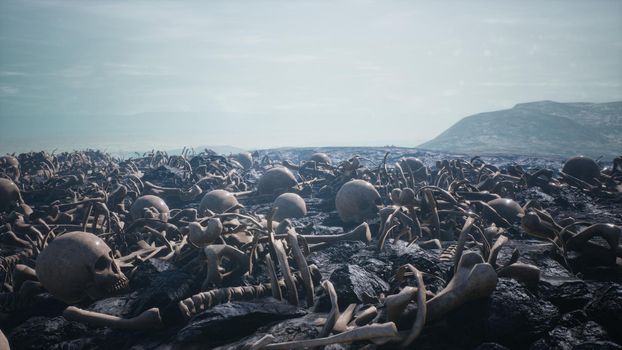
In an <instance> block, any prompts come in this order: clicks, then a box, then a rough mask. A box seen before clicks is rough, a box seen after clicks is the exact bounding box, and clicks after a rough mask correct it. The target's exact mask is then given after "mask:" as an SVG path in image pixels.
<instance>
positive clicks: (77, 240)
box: [35, 231, 128, 304]
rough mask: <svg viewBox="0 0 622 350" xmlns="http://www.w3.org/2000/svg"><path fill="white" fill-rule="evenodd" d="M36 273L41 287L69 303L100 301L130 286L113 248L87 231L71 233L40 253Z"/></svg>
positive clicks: (54, 241) (55, 240) (62, 236)
mask: <svg viewBox="0 0 622 350" xmlns="http://www.w3.org/2000/svg"><path fill="white" fill-rule="evenodd" d="M35 270H36V272H37V277H38V278H39V281H40V282H41V284H43V286H44V287H45V288H46V289H47V290H48V291H49V292H50V293H51V294H52V295H53V296H55V297H56V298H58V299H60V300H62V301H64V302H65V303H68V304H74V303H78V302H80V301H82V300H84V299H85V298H86V297H87V296H88V297H90V298H91V299H93V300H97V299H101V298H103V297H106V296H108V295H112V294H114V293H116V292H118V291H120V290H122V289H125V288H126V287H127V286H128V280H127V278H126V277H125V275H124V274H123V273H122V272H121V270H120V269H119V266H118V265H117V263H116V262H115V260H114V258H113V256H112V251H111V250H110V247H108V245H107V244H106V243H105V242H104V241H103V240H102V239H101V238H99V237H97V236H95V235H94V234H91V233H87V232H79V231H75V232H68V233H65V234H63V235H61V236H59V237H57V238H55V239H54V240H53V241H52V242H51V243H50V244H49V245H48V246H47V247H46V248H45V249H43V251H42V252H41V254H39V257H38V258H37V262H36V267H35Z"/></svg>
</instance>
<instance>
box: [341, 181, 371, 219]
mask: <svg viewBox="0 0 622 350" xmlns="http://www.w3.org/2000/svg"><path fill="white" fill-rule="evenodd" d="M379 201H380V194H379V193H378V191H377V190H376V188H375V187H374V186H373V185H372V184H370V183H369V182H367V181H364V180H351V181H349V182H346V183H345V184H344V185H343V186H341V188H340V189H339V191H337V195H336V197H335V206H336V207H337V213H338V214H339V217H340V218H341V220H342V221H343V222H351V223H355V224H359V223H361V222H363V221H364V220H366V219H370V218H372V217H374V216H375V215H376V214H377V212H378V208H377V207H376V203H377V202H379Z"/></svg>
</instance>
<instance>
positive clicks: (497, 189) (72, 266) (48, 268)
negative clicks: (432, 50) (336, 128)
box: [0, 149, 622, 349]
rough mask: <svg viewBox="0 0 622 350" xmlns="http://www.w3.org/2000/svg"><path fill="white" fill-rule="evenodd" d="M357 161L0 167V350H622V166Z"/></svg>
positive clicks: (185, 159)
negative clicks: (561, 337)
mask: <svg viewBox="0 0 622 350" xmlns="http://www.w3.org/2000/svg"><path fill="white" fill-rule="evenodd" d="M346 151H347V149H332V150H330V151H327V153H313V152H311V151H309V150H292V151H258V152H254V153H253V154H251V153H247V152H242V153H240V154H235V155H230V156H223V155H218V154H215V153H214V152H212V151H209V150H205V151H203V152H200V153H197V152H195V151H194V150H189V149H184V151H183V152H182V154H181V155H168V154H167V153H165V152H159V151H152V152H149V153H146V154H141V155H138V154H137V156H136V157H132V158H129V159H117V158H114V157H112V156H110V155H108V154H106V153H103V152H100V151H94V150H88V151H82V152H71V153H59V154H54V153H52V154H50V153H47V152H38V153H35V152H32V153H25V154H20V155H17V156H15V155H7V156H4V157H2V158H0V221H1V222H0V223H1V225H2V226H0V253H1V258H0V277H1V278H2V282H3V283H2V285H1V286H0V288H1V289H0V329H1V330H2V333H0V349H8V348H9V347H11V348H15V349H20V348H28V349H36V348H46V349H51V348H71V349H91V348H101V349H106V348H110V347H115V348H117V349H121V348H132V347H134V348H145V349H160V348H166V349H168V348H216V347H221V348H222V349H229V348H239V349H303V348H321V347H325V346H332V347H331V349H333V348H334V349H342V348H346V349H348V348H352V349H394V348H406V349H409V348H415V347H420V348H456V349H459V348H481V349H488V348H490V349H503V348H505V347H509V348H514V347H517V348H535V349H538V348H549V347H554V346H553V344H556V342H557V339H558V338H556V337H557V336H558V335H556V334H558V333H560V332H561V333H563V332H567V333H568V334H572V335H573V337H574V338H572V339H573V340H567V342H568V343H567V344H566V345H567V346H566V345H564V346H566V347H564V346H561V345H560V346H561V347H559V348H560V349H561V348H564V349H565V348H573V347H574V346H579V345H581V346H588V348H590V347H589V346H594V347H592V348H599V347H600V346H602V347H603V348H612V349H618V348H620V345H619V342H620V340H621V339H620V337H622V332H621V330H620V327H621V326H620V324H622V285H621V284H620V283H621V282H622V247H621V246H620V235H621V229H620V226H619V225H620V223H621V221H622V216H621V214H622V157H618V158H616V159H614V160H613V161H612V162H610V163H607V162H606V160H604V162H600V163H599V162H597V161H595V160H593V159H590V158H587V157H582V156H577V157H573V158H570V159H567V160H562V161H559V160H547V161H540V162H538V161H537V160H534V159H526V158H508V159H504V158H490V157H489V158H484V157H474V158H465V157H460V156H452V155H443V154H429V153H424V152H420V153H419V154H416V153H413V152H412V150H410V151H408V150H404V149H354V150H353V151H357V152H358V153H359V155H352V154H346ZM413 155H417V156H418V157H415V156H413ZM357 276H358V277H357ZM361 276H362V277H361ZM577 286H580V288H579V287H577ZM573 288H579V289H573ZM581 288H583V289H581ZM562 290H563V292H562ZM577 290H578V291H577ZM504 293H505V294H504ZM504 295H505V296H504ZM507 295H509V297H508V296H507ZM612 295H613V296H612ZM515 296H516V297H517V298H518V296H520V297H522V298H523V299H524V300H529V301H530V303H523V302H517V304H522V306H521V307H525V308H529V307H533V308H534V309H529V310H539V311H537V312H542V313H543V314H546V315H548V316H546V317H544V318H545V322H543V323H542V324H535V323H534V322H535V321H533V320H532V319H531V318H529V317H533V319H535V318H536V317H534V316H533V314H534V312H536V311H525V312H523V313H521V316H520V317H523V318H525V321H524V322H525V324H527V325H528V326H526V327H527V328H529V327H532V328H533V329H531V328H529V329H530V330H529V331H527V330H521V329H514V328H512V327H510V328H512V331H507V332H506V333H507V334H506V333H504V331H503V328H502V327H501V326H500V325H503V324H505V323H504V322H507V323H508V324H512V322H518V321H516V318H518V316H516V313H519V312H522V311H521V310H518V311H516V313H512V310H509V311H507V312H506V313H505V314H504V313H503V311H499V310H501V309H503V307H506V306H504V305H503V304H504V300H505V302H507V303H508V304H507V305H511V303H512V300H514V299H513V298H514V297H515ZM508 298H509V299H508ZM499 300H501V302H500V303H499ZM517 300H518V299H517ZM603 300H607V302H609V304H608V306H607V307H600V304H599V303H600V302H602V301H603ZM531 304H534V305H536V306H529V305H531ZM599 307H600V308H599ZM538 308H539V309H538ZM616 308H617V309H616ZM601 309H602V310H601ZM543 310H544V311H543ZM215 315H217V316H215ZM499 315H501V317H500V319H499V320H498V321H494V319H495V317H498V316H499ZM506 317H507V319H505V318H506ZM504 319H505V320H504ZM225 321H226V322H229V323H225ZM477 322H479V323H477ZM470 323H471V324H472V328H474V329H477V331H476V332H474V333H472V334H466V335H462V336H460V337H463V338H460V337H459V336H458V335H444V336H443V335H440V334H443V333H444V332H445V333H460V332H466V331H464V329H469V328H468V327H469V324H470ZM475 324H477V325H478V326H475ZM218 327H220V328H218ZM456 327H458V329H463V331H455V332H454V331H448V330H452V329H456ZM460 327H463V328H460ZM465 327H466V328H465ZM590 327H591V328H590ZM236 328H237V332H238V333H237V334H236ZM497 329H499V330H498V331H497ZM521 332H523V333H521ZM590 332H591V333H590ZM467 333H468V332H467ZM588 333H589V334H588ZM7 339H8V340H7ZM439 342H446V343H439ZM616 342H618V343H616ZM486 344H488V345H486ZM491 344H492V345H491ZM586 344H587V345H586ZM486 346H489V347H486ZM495 346H496V347H495Z"/></svg>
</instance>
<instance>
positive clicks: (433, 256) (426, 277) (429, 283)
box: [379, 240, 453, 293]
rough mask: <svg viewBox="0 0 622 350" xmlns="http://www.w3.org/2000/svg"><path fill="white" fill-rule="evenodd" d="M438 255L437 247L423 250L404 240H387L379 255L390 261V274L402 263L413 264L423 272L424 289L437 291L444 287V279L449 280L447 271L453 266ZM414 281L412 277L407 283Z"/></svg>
mask: <svg viewBox="0 0 622 350" xmlns="http://www.w3.org/2000/svg"><path fill="white" fill-rule="evenodd" d="M440 255H441V252H440V251H439V250H437V249H430V250H424V249H421V248H420V247H419V246H418V245H416V244H415V245H412V246H410V247H409V246H408V243H406V242H404V241H397V242H394V241H393V240H389V241H387V244H386V245H385V251H384V252H382V253H381V254H380V255H379V257H380V258H384V259H385V260H389V261H391V262H392V264H393V271H392V275H394V274H395V273H396V272H397V269H398V268H399V267H400V266H402V265H405V264H411V265H413V266H414V267H415V268H417V269H418V270H419V271H421V272H423V282H424V283H425V287H426V289H427V290H429V291H431V292H433V293H438V292H440V291H441V290H442V289H443V288H444V287H445V285H446V281H449V279H450V276H449V275H448V272H449V271H450V270H451V268H452V267H453V263H452V262H446V261H441V260H440ZM414 283H415V282H414V279H411V280H410V283H409V285H414Z"/></svg>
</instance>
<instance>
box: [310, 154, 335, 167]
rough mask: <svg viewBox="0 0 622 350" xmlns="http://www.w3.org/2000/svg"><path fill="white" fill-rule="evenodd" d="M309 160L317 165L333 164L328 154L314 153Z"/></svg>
mask: <svg viewBox="0 0 622 350" xmlns="http://www.w3.org/2000/svg"><path fill="white" fill-rule="evenodd" d="M309 160H312V161H314V162H316V163H325V164H329V165H330V163H331V160H330V157H329V156H328V154H326V153H313V154H312V155H311V157H309Z"/></svg>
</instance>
